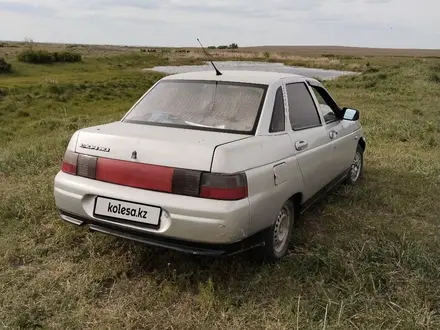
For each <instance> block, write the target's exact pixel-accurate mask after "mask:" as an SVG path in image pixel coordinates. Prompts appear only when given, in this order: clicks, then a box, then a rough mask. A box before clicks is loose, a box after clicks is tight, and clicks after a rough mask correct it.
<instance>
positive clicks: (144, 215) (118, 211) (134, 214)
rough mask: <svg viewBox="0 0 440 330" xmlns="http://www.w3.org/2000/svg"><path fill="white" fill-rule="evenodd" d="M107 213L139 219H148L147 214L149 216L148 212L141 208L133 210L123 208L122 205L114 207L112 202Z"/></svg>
mask: <svg viewBox="0 0 440 330" xmlns="http://www.w3.org/2000/svg"><path fill="white" fill-rule="evenodd" d="M107 211H108V212H109V213H113V214H120V215H129V216H132V217H137V218H142V219H147V214H148V212H147V211H144V210H142V209H141V208H138V209H132V208H129V207H124V206H121V204H118V205H112V203H111V202H109V203H108V208H107Z"/></svg>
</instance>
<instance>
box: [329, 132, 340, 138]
mask: <svg viewBox="0 0 440 330" xmlns="http://www.w3.org/2000/svg"><path fill="white" fill-rule="evenodd" d="M328 135H329V136H330V139H332V140H333V139H334V138H335V137H337V136H338V132H336V131H330V133H329V134H328Z"/></svg>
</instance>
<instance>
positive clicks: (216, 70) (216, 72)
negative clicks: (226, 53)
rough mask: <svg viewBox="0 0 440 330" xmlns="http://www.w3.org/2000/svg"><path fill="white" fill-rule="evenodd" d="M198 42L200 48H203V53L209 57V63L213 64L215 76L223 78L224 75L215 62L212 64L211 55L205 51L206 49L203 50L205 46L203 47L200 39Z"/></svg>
mask: <svg viewBox="0 0 440 330" xmlns="http://www.w3.org/2000/svg"><path fill="white" fill-rule="evenodd" d="M197 41H198V42H199V44H200V46H201V47H202V49H203V51H204V52H205V54H206V57H208V59H209V61H210V62H211V64H212V66H213V67H214V69H215V74H216V75H217V76H221V75H222V73H221V72H220V71H219V70H218V69H217V67H216V66H215V64H214V62H212V59H211V57H210V56H209V54H208V52H207V51H206V50H205V48H203V45H202V43H201V42H200V40H199V38H197Z"/></svg>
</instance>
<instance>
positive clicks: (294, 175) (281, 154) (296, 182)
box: [211, 133, 304, 235]
mask: <svg viewBox="0 0 440 330" xmlns="http://www.w3.org/2000/svg"><path fill="white" fill-rule="evenodd" d="M211 170H212V172H217V173H236V172H246V175H247V180H248V191H249V204H250V223H249V234H250V235H252V234H254V233H256V232H258V231H260V230H262V229H265V228H267V227H269V226H271V225H272V224H273V223H274V221H275V219H276V216H277V214H278V212H279V210H280V209H281V207H282V205H283V204H284V202H285V201H286V200H288V199H289V198H290V197H291V196H293V195H294V194H295V193H298V192H302V191H303V185H304V181H303V177H302V174H301V171H300V169H299V167H298V163H297V161H296V158H295V156H294V150H293V147H292V143H291V141H290V138H289V135H288V134H287V133H282V134H279V135H270V136H254V137H251V138H248V139H245V140H241V141H236V142H233V143H229V144H226V145H223V146H220V147H218V148H217V149H216V151H215V154H214V158H213V163H212V169H211ZM274 171H275V172H276V173H277V177H275V175H274V174H275V173H274ZM276 181H277V184H276V183H275V182H276Z"/></svg>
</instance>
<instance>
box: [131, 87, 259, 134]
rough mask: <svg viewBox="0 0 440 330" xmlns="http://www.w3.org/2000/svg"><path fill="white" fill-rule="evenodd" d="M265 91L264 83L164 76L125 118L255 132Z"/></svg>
mask: <svg viewBox="0 0 440 330" xmlns="http://www.w3.org/2000/svg"><path fill="white" fill-rule="evenodd" d="M265 92H266V86H264V85H253V84H241V83H240V84H237V83H230V82H215V81H187V80H186V81H177V80H173V81H171V80H169V81H167V80H164V81H161V82H160V83H158V84H157V85H156V86H155V87H154V88H153V89H152V90H151V91H150V92H148V93H147V94H146V95H145V97H143V98H142V99H141V100H140V102H139V103H138V104H137V105H136V106H135V107H134V108H133V109H132V111H130V112H129V113H128V115H127V116H126V117H125V118H124V121H125V122H132V123H140V124H150V125H160V126H171V127H186V128H192V129H205V130H206V129H208V130H216V131H229V132H241V133H253V132H254V131H255V128H256V125H257V121H258V118H259V115H260V111H261V107H262V104H263V100H264V96H265Z"/></svg>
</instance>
